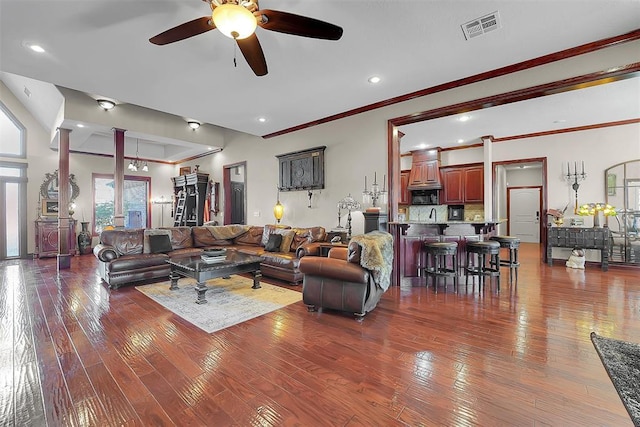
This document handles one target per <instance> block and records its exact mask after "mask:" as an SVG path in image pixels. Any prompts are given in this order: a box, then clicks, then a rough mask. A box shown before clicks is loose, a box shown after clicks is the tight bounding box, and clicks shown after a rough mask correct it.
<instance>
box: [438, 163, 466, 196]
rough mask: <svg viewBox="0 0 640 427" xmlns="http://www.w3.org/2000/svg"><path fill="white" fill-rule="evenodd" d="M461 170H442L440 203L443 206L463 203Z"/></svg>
mask: <svg viewBox="0 0 640 427" xmlns="http://www.w3.org/2000/svg"><path fill="white" fill-rule="evenodd" d="M462 175H463V173H462V169H458V168H455V169H443V170H442V188H443V190H444V197H443V200H442V203H443V204H445V205H455V204H462V203H464V191H463V183H464V182H463V179H462Z"/></svg>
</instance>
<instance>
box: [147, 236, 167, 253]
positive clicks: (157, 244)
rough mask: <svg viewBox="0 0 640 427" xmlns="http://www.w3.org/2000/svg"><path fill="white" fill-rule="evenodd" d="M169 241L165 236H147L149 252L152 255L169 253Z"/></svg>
mask: <svg viewBox="0 0 640 427" xmlns="http://www.w3.org/2000/svg"><path fill="white" fill-rule="evenodd" d="M172 250H173V248H172V247H171V239H170V238H169V236H168V235H167V234H152V235H150V236H149V252H150V253H152V254H161V253H165V252H171V251H172Z"/></svg>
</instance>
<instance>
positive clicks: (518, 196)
mask: <svg viewBox="0 0 640 427" xmlns="http://www.w3.org/2000/svg"><path fill="white" fill-rule="evenodd" d="M541 211H542V187H509V188H507V234H509V235H510V236H514V237H517V238H519V239H520V241H521V242H524V243H540V215H541Z"/></svg>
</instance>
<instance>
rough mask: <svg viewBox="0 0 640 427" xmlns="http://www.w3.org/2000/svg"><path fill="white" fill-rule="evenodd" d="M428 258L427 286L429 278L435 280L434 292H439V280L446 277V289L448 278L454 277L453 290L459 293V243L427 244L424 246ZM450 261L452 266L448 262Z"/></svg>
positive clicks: (426, 269) (425, 271) (426, 270)
mask: <svg viewBox="0 0 640 427" xmlns="http://www.w3.org/2000/svg"><path fill="white" fill-rule="evenodd" d="M424 248H425V253H426V256H427V261H426V267H425V269H424V273H425V275H426V276H427V277H426V284H427V286H429V277H432V278H433V291H434V292H436V293H437V292H438V278H440V277H444V278H445V279H444V282H445V289H446V285H447V277H453V290H454V291H455V292H457V291H458V243H457V242H426V243H425V244H424ZM448 261H450V266H451V267H449V266H448V265H447V262H448Z"/></svg>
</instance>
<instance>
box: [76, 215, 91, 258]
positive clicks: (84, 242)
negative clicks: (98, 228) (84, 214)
mask: <svg viewBox="0 0 640 427" xmlns="http://www.w3.org/2000/svg"><path fill="white" fill-rule="evenodd" d="M80 225H81V226H82V230H80V232H79V233H78V251H79V252H80V255H86V254H90V253H91V233H90V232H89V223H88V222H81V223H80Z"/></svg>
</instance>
